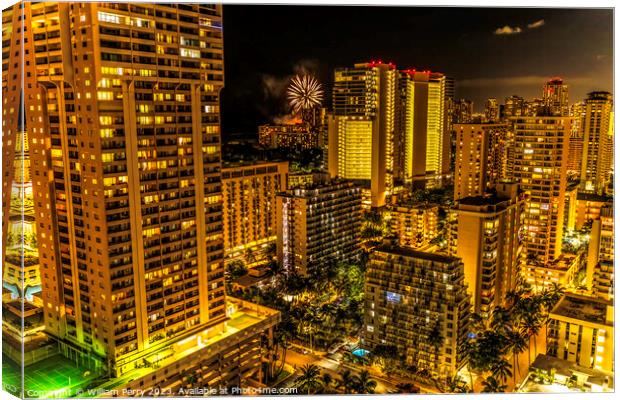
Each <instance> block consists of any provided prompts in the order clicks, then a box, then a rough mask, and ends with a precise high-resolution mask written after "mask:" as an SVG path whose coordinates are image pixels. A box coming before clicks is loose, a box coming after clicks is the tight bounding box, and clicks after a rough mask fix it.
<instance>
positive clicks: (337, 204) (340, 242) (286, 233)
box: [277, 180, 362, 276]
mask: <svg viewBox="0 0 620 400" xmlns="http://www.w3.org/2000/svg"><path fill="white" fill-rule="evenodd" d="M361 224H362V195H361V192H360V188H359V187H357V186H356V185H355V184H353V183H352V182H349V181H339V180H333V181H331V182H319V183H316V184H312V185H306V186H305V187H299V188H296V189H291V190H287V191H286V192H285V193H280V194H278V196H277V231H278V238H277V253H278V262H280V263H281V264H282V266H283V267H284V269H285V271H286V272H287V273H298V274H300V275H302V276H303V275H308V274H312V273H317V272H320V268H321V267H322V266H324V265H325V264H327V263H332V262H355V261H358V260H359V256H360V255H361V248H360V246H359V245H360V233H361Z"/></svg>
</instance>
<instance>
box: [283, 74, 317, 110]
mask: <svg viewBox="0 0 620 400" xmlns="http://www.w3.org/2000/svg"><path fill="white" fill-rule="evenodd" d="M286 96H287V98H288V100H289V104H290V105H291V107H292V108H293V112H294V113H302V112H303V111H307V110H310V109H312V108H314V107H316V106H319V105H320V104H321V102H322V101H323V89H322V88H321V84H320V83H319V81H317V80H316V78H315V77H313V76H310V75H304V76H299V75H297V76H295V77H294V78H293V79H292V80H291V83H290V84H289V87H288V90H287V91H286Z"/></svg>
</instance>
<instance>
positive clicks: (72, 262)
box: [3, 2, 278, 385]
mask: <svg viewBox="0 0 620 400" xmlns="http://www.w3.org/2000/svg"><path fill="white" fill-rule="evenodd" d="M221 12H222V8H221V5H208V4H147V3H137V4H131V3H56V2H41V3H20V4H18V5H17V6H15V7H14V8H12V9H11V10H10V11H8V12H5V13H3V19H6V21H7V22H9V25H6V27H5V29H3V42H4V43H7V42H8V43H10V45H8V46H7V45H5V48H7V47H8V48H11V49H12V50H11V52H10V54H7V55H8V56H9V57H8V59H4V60H3V62H5V63H6V64H7V66H8V65H11V66H15V67H10V68H8V75H5V74H3V78H5V79H6V80H4V79H3V98H4V99H5V100H3V102H5V101H7V104H8V100H10V99H11V101H13V100H12V99H13V97H14V96H15V95H16V89H15V86H17V85H19V81H18V80H16V79H15V76H13V75H16V73H15V69H12V68H18V66H19V65H20V64H22V63H23V64H24V65H25V66H26V67H25V68H26V71H27V73H26V75H25V76H26V78H25V81H24V86H23V87H24V105H25V107H24V110H25V113H26V115H25V117H26V121H27V126H26V128H27V131H28V138H29V140H30V141H29V148H30V150H31V152H30V158H31V163H32V171H33V173H32V174H31V176H32V179H33V188H34V190H33V193H34V210H35V221H36V223H37V227H36V230H37V242H38V246H39V250H40V259H39V260H40V266H41V281H42V300H43V303H44V307H45V331H46V333H47V334H48V335H50V336H51V337H54V338H55V339H56V340H57V341H58V348H59V349H60V350H61V351H62V353H63V354H64V355H65V356H67V357H70V358H72V359H73V360H75V362H76V363H81V362H85V361H84V360H88V362H89V363H90V365H94V367H95V369H97V368H99V369H101V368H103V369H106V370H107V372H108V374H109V376H112V377H114V376H121V375H123V377H125V378H126V377H128V376H129V375H132V376H134V377H135V378H138V377H139V376H140V375H144V374H146V373H150V372H152V370H150V369H140V367H141V366H145V365H152V364H153V363H154V360H155V359H157V360H160V361H158V363H159V364H160V365H162V364H163V365H166V366H170V368H171V369H170V372H169V371H168V369H165V371H163V372H158V373H159V375H158V378H157V379H153V380H150V384H153V385H158V384H159V382H160V381H159V380H158V379H160V378H161V379H164V378H166V379H167V377H166V376H165V375H166V374H168V375H171V374H172V370H173V369H175V368H176V369H177V370H178V369H179V366H180V365H183V366H184V367H188V366H190V367H191V365H190V364H188V363H187V359H183V358H182V357H181V356H182V355H189V354H192V357H199V355H205V354H206V353H209V354H213V352H214V349H218V351H226V349H228V348H229V347H228V346H236V345H237V344H238V342H239V341H243V342H244V343H246V344H248V345H249V347H248V349H249V350H248V351H250V353H244V354H237V357H238V359H239V360H240V361H239V362H240V363H241V362H243V365H244V366H243V368H241V367H240V365H236V366H235V365H228V366H223V365H222V364H221V363H218V368H219V372H218V374H219V376H221V377H223V376H225V375H226V376H228V375H230V376H234V377H238V378H239V379H240V377H241V376H245V374H246V373H247V374H250V375H254V376H256V374H258V375H260V370H261V368H260V364H261V363H260V357H261V355H260V351H258V349H260V348H261V347H262V345H261V343H262V342H261V341H260V336H261V333H267V335H266V336H267V337H270V334H269V331H270V330H271V329H272V328H273V326H274V325H275V324H276V323H277V319H278V313H277V312H271V313H267V314H268V316H265V317H261V316H259V315H254V317H253V318H255V319H253V320H252V322H251V323H248V322H249V321H248V320H247V317H245V316H244V315H245V314H243V315H242V314H240V311H241V307H237V306H234V305H232V304H229V303H228V302H227V298H226V293H225V287H224V265H223V237H222V194H221V171H220V165H221V164H220V131H219V129H220V126H219V92H220V90H221V89H222V87H223V78H224V76H223V40H222V16H221ZM22 23H23V24H24V25H23V26H24V27H25V29H24V30H23V31H22V30H21V27H22ZM7 27H8V28H9V29H7ZM18 33H19V34H18ZM21 37H23V45H24V46H23V47H21V48H20V46H19V43H20V41H21V39H20V38H21ZM16 44H17V45H16ZM14 46H15V47H14ZM5 51H6V50H4V49H3V52H5ZM16 53H17V54H16ZM14 54H15V56H14ZM21 56H24V57H25V62H24V61H23V60H22V58H21ZM12 104H13V103H12ZM15 128H16V126H15V125H14V124H13V125H8V124H7V125H6V126H4V127H3V132H6V133H7V134H8V133H9V132H11V135H12V134H13V133H12V132H15ZM248 312H250V313H254V314H256V313H255V312H253V311H248ZM246 314H247V313H246ZM267 314H265V315H267ZM238 318H242V321H240V320H239V319H238ZM239 322H243V324H241V325H239ZM235 324H236V328H232V325H235ZM258 328H260V329H258ZM250 331H252V332H250ZM218 334H220V336H217V335H218ZM224 337H227V340H225V341H222V338H224ZM179 347H184V350H185V352H183V353H181V352H178V351H177V352H176V355H175V356H173V357H171V358H170V359H166V353H167V352H168V351H173V352H175V351H174V350H178V348H179ZM173 349H174V350H173ZM190 349H191V350H190ZM236 349H237V350H239V349H240V347H236ZM246 354H247V355H248V357H246ZM199 358H200V357H199ZM192 360H193V358H192ZM178 372H179V371H177V373H178ZM153 377H155V375H153ZM223 379H224V378H223ZM125 382H126V381H125Z"/></svg>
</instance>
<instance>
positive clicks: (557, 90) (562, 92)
mask: <svg viewBox="0 0 620 400" xmlns="http://www.w3.org/2000/svg"><path fill="white" fill-rule="evenodd" d="M542 106H543V107H544V108H545V109H546V110H545V111H546V112H548V113H550V115H555V116H559V117H568V113H569V108H568V85H565V84H564V81H563V80H562V78H553V79H550V80H549V81H547V82H546V83H545V85H544V86H543V97H542Z"/></svg>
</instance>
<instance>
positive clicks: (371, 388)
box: [354, 370, 377, 394]
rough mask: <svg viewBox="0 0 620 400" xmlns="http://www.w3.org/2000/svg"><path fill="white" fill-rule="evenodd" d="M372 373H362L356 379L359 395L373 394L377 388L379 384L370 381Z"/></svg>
mask: <svg viewBox="0 0 620 400" xmlns="http://www.w3.org/2000/svg"><path fill="white" fill-rule="evenodd" d="M370 378H371V377H370V373H369V372H368V371H366V370H364V371H362V372H360V373H359V375H357V376H356V377H355V379H354V387H355V390H356V391H357V393H359V394H373V393H374V392H375V388H376V387H377V382H376V381H374V380H372V379H370Z"/></svg>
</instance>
